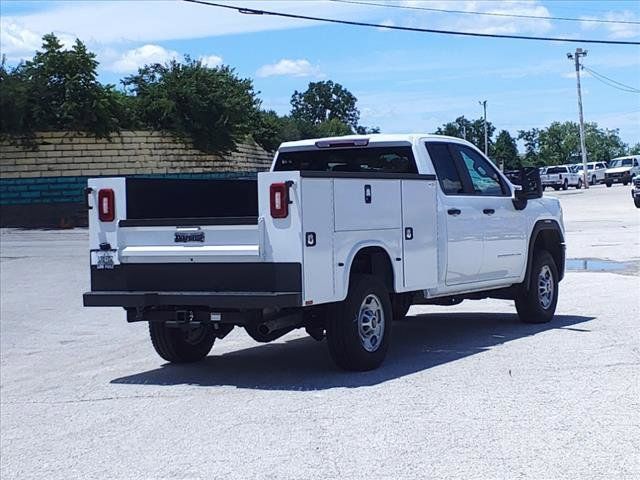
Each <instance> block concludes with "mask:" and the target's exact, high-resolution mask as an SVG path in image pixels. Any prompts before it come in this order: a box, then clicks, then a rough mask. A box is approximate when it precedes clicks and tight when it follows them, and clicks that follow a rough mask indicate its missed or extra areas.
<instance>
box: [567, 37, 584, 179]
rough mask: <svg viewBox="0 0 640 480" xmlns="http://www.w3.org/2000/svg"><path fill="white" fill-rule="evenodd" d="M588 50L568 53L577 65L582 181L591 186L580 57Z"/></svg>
mask: <svg viewBox="0 0 640 480" xmlns="http://www.w3.org/2000/svg"><path fill="white" fill-rule="evenodd" d="M586 56H587V51H586V50H582V49H581V48H576V52H575V53H567V58H568V59H569V60H574V61H575V65H576V82H577V84H578V115H579V117H580V152H581V154H582V178H583V181H582V183H583V184H584V188H589V177H588V170H587V145H586V143H585V140H584V117H583V115H582V90H581V88H580V57H586Z"/></svg>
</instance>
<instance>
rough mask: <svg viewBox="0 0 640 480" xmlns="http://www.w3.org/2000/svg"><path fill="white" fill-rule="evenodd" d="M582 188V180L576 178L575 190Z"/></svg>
mask: <svg viewBox="0 0 640 480" xmlns="http://www.w3.org/2000/svg"><path fill="white" fill-rule="evenodd" d="M581 188H582V180H578V184H577V185H576V190H580V189H581Z"/></svg>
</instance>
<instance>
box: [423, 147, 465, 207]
mask: <svg viewBox="0 0 640 480" xmlns="http://www.w3.org/2000/svg"><path fill="white" fill-rule="evenodd" d="M426 145H427V151H428V152H429V157H431V162H432V163H433V167H434V168H435V169H436V175H437V176H438V181H439V182H440V188H442V191H443V192H444V193H445V194H446V195H459V194H462V193H464V185H463V184H462V178H461V177H460V172H459V171H458V169H457V167H456V164H455V162H454V160H453V157H452V155H451V151H450V150H449V144H447V143H444V142H427V144H426Z"/></svg>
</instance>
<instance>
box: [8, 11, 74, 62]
mask: <svg viewBox="0 0 640 480" xmlns="http://www.w3.org/2000/svg"><path fill="white" fill-rule="evenodd" d="M45 33H48V32H45ZM54 33H55V34H56V36H57V37H58V40H60V43H61V44H62V47H63V48H64V49H69V48H71V47H72V46H73V44H74V43H75V37H74V36H73V35H69V34H67V33H65V32H54ZM41 46H42V35H41V34H38V33H36V32H34V31H33V30H30V29H28V28H25V27H24V26H22V25H21V24H20V23H19V22H13V21H10V20H5V19H4V18H2V19H0V51H1V52H2V54H4V55H6V56H7V58H8V59H9V60H10V61H19V60H24V59H27V58H31V57H32V56H33V53H34V52H35V51H36V50H38V49H39V48H40V47H41Z"/></svg>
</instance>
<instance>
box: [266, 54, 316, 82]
mask: <svg viewBox="0 0 640 480" xmlns="http://www.w3.org/2000/svg"><path fill="white" fill-rule="evenodd" d="M284 75H286V76H291V77H319V76H321V75H322V74H321V72H320V67H318V66H315V65H311V63H310V62H309V60H305V59H300V60H289V59H287V58H283V59H282V60H280V61H279V62H277V63H273V64H270V65H263V66H262V67H260V68H259V69H258V71H257V72H256V76H258V77H273V76H284Z"/></svg>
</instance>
